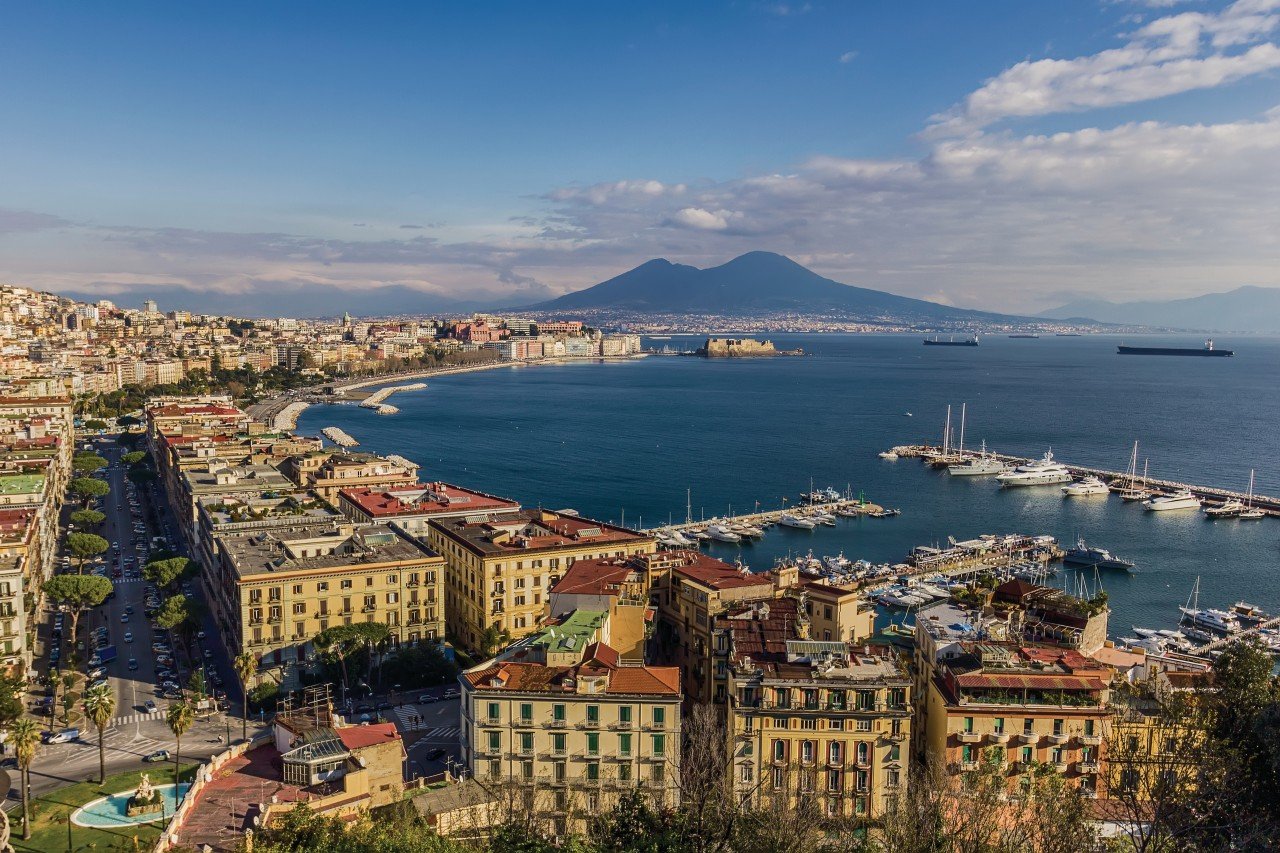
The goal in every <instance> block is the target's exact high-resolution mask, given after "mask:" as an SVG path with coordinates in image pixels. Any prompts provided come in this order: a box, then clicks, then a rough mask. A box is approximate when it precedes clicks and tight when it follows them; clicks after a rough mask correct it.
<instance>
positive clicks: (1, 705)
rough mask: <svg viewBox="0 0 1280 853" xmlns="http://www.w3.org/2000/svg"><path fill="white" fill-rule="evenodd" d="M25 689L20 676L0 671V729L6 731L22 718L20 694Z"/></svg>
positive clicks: (24, 683)
mask: <svg viewBox="0 0 1280 853" xmlns="http://www.w3.org/2000/svg"><path fill="white" fill-rule="evenodd" d="M26 687H27V685H26V682H25V681H24V680H23V679H22V677H21V676H18V675H15V674H13V673H10V672H8V671H4V670H0V729H8V728H9V726H11V725H12V724H13V721H14V720H16V719H18V718H19V717H21V716H22V694H23V692H24V691H25V690H26Z"/></svg>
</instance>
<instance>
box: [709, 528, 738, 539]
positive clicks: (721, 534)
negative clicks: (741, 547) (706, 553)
mask: <svg viewBox="0 0 1280 853" xmlns="http://www.w3.org/2000/svg"><path fill="white" fill-rule="evenodd" d="M707 535H708V536H710V537H711V538H712V539H715V540H716V541H717V542H741V541H742V537H741V536H739V535H738V534H736V533H734V532H733V531H732V530H730V529H729V528H728V527H726V526H725V525H723V524H708V525H707Z"/></svg>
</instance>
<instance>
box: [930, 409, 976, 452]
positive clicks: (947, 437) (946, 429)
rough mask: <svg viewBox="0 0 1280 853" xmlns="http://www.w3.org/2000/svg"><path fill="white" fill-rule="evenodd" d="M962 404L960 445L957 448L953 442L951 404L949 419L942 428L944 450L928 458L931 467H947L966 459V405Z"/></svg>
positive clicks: (948, 413) (948, 411)
mask: <svg viewBox="0 0 1280 853" xmlns="http://www.w3.org/2000/svg"><path fill="white" fill-rule="evenodd" d="M966 405H967V404H965V403H961V404H960V447H959V449H957V448H955V447H953V446H952V444H951V406H947V421H946V424H945V425H944V426H943V429H942V452H941V453H938V454H934V455H933V456H932V457H931V458H929V459H928V461H927V464H928V465H929V467H931V468H946V467H948V466H950V465H954V464H956V463H958V462H963V461H964V417H965V406H966Z"/></svg>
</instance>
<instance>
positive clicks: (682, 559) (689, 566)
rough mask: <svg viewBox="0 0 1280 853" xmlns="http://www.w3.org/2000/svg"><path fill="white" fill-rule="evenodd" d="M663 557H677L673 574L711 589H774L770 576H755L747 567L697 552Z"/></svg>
mask: <svg viewBox="0 0 1280 853" xmlns="http://www.w3.org/2000/svg"><path fill="white" fill-rule="evenodd" d="M663 556H665V557H669V558H670V557H675V558H676V562H675V563H673V564H672V565H671V572H672V574H678V575H680V576H681V577H684V578H687V579H688V580H691V581H694V582H695V583H697V584H699V585H701V586H705V587H708V588H709V589H716V590H721V589H738V588H741V587H748V586H760V587H772V586H773V579H772V578H770V577H769V576H768V575H755V574H752V573H751V571H750V570H749V569H748V568H747V567H746V566H734V565H730V564H729V563H726V562H724V561H723V560H717V559H716V558H715V557H710V556H707V555H706V554H702V553H699V552H697V551H669V552H667V553H666V554H664V555H663Z"/></svg>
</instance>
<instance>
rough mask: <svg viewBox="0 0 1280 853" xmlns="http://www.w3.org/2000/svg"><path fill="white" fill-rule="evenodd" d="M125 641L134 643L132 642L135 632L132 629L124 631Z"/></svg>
mask: <svg viewBox="0 0 1280 853" xmlns="http://www.w3.org/2000/svg"><path fill="white" fill-rule="evenodd" d="M124 641H125V642H126V643H132V642H133V632H132V631H125V632H124Z"/></svg>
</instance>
